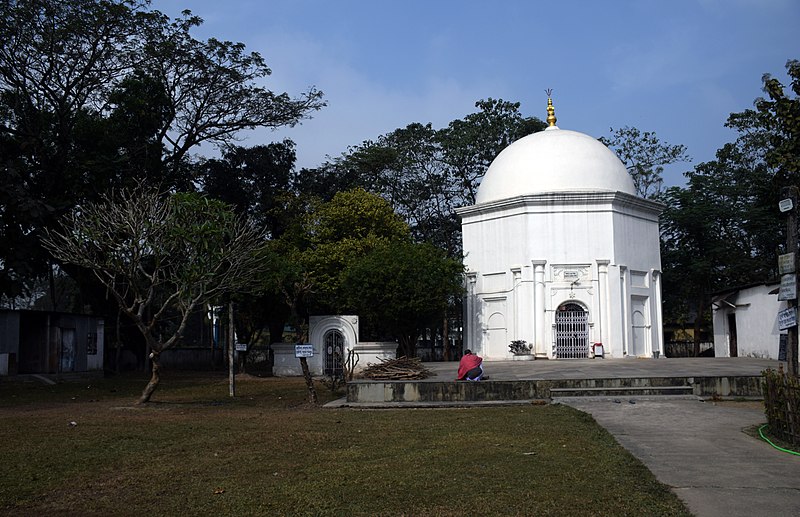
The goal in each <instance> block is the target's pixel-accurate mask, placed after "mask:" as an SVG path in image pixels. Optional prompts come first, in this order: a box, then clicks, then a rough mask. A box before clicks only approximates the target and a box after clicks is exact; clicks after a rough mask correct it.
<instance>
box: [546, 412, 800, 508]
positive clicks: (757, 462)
mask: <svg viewBox="0 0 800 517" xmlns="http://www.w3.org/2000/svg"><path fill="white" fill-rule="evenodd" d="M631 401H632V402H634V403H631ZM560 402H561V403H564V404H567V405H570V406H572V407H574V408H576V409H579V410H581V411H584V412H586V413H589V414H591V415H592V416H593V417H594V419H595V420H596V421H597V422H598V423H599V424H600V425H602V426H603V427H605V428H606V429H607V430H608V431H609V432H610V433H611V434H613V435H614V437H615V438H616V439H617V441H618V442H619V443H620V444H621V445H622V446H623V447H625V448H626V449H627V450H628V451H630V452H631V453H632V454H633V455H634V456H636V457H637V458H639V460H641V461H642V462H643V463H644V464H645V465H646V466H647V467H648V468H649V469H650V470H651V471H652V472H653V474H655V476H656V477H657V478H658V479H659V480H660V481H661V482H663V483H665V484H667V485H669V486H670V487H672V489H673V491H674V492H675V493H676V494H677V495H678V496H679V497H680V498H681V499H682V500H683V501H684V502H685V503H686V505H687V506H688V508H689V509H690V511H692V513H694V514H695V515H697V516H699V517H716V516H720V517H723V516H725V517H728V516H760V515H771V516H783V515H787V516H788V515H800V456H793V455H790V454H787V453H784V452H780V451H778V450H776V449H774V448H772V447H771V446H770V445H769V444H767V443H766V442H763V441H761V440H758V439H756V438H753V437H752V436H749V435H747V434H745V433H744V432H743V429H745V428H748V427H750V426H755V425H757V424H761V423H763V422H764V421H765V418H764V414H763V411H760V410H757V409H746V408H741V407H729V406H721V405H716V404H714V403H711V402H703V401H700V400H691V399H655V398H653V399H647V400H633V399H628V398H624V399H617V401H616V402H615V400H613V399H606V398H603V399H595V398H588V397H587V398H572V399H562V400H561V401H560Z"/></svg>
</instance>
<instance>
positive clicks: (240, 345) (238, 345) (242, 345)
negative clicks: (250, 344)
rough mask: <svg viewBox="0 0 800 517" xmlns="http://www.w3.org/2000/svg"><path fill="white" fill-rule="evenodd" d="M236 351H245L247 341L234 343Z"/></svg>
mask: <svg viewBox="0 0 800 517" xmlns="http://www.w3.org/2000/svg"><path fill="white" fill-rule="evenodd" d="M236 351H237V352H247V343H236Z"/></svg>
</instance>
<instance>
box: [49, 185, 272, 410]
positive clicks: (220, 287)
mask: <svg viewBox="0 0 800 517" xmlns="http://www.w3.org/2000/svg"><path fill="white" fill-rule="evenodd" d="M264 242H265V235H264V233H263V231H261V230H259V229H257V228H256V227H255V226H253V225H252V224H251V223H250V222H249V221H247V220H246V219H243V218H241V217H238V216H236V215H235V214H234V213H233V212H232V211H230V210H229V208H228V207H227V205H225V204H224V203H221V202H219V201H214V200H210V199H208V198H205V197H202V196H199V195H197V194H173V195H172V196H169V197H167V198H165V197H163V196H162V195H161V194H159V193H158V192H157V191H155V190H149V189H147V188H145V187H142V188H138V189H134V190H132V191H122V192H121V193H120V195H119V196H118V197H116V198H111V197H108V198H106V199H104V200H103V201H101V202H98V203H86V204H84V205H82V206H81V207H79V208H76V209H75V210H73V211H72V212H71V213H70V214H68V215H67V216H65V217H64V218H63V220H62V227H61V229H59V230H54V231H52V232H48V235H47V237H46V238H45V240H44V243H45V246H46V247H47V249H48V250H50V251H51V252H52V253H53V254H54V255H55V256H56V257H57V258H58V259H60V260H63V261H64V262H67V263H71V264H75V265H78V266H81V267H83V268H86V269H88V270H90V271H92V273H93V274H94V276H95V278H96V279H97V281H98V282H100V283H101V284H102V285H103V286H104V287H105V288H106V289H107V290H108V293H110V295H111V296H112V297H113V298H114V299H115V300H116V302H117V304H118V305H119V308H120V310H121V311H122V312H123V313H124V314H125V315H126V316H128V317H129V318H130V319H131V320H132V321H133V323H134V324H135V325H136V327H137V328H138V329H139V332H141V334H142V336H143V337H144V339H145V341H146V343H147V346H148V348H149V350H150V351H151V354H150V357H151V359H152V365H153V368H152V376H151V379H150V382H149V383H148V384H147V386H146V388H145V389H144V391H143V392H142V396H141V398H140V399H139V402H140V403H145V402H147V401H149V400H150V397H151V396H152V394H153V392H154V391H155V389H156V387H157V386H158V384H159V381H160V366H161V362H160V354H161V353H162V352H163V351H164V350H166V349H168V348H170V347H172V346H174V345H175V344H177V343H178V341H179V340H180V338H181V336H182V335H183V332H184V330H185V328H186V324H187V322H188V319H189V316H190V314H191V313H192V312H193V310H195V309H196V308H198V307H202V306H203V305H204V304H206V303H208V302H211V301H219V300H220V298H221V297H223V296H225V295H228V294H230V293H232V292H236V291H237V290H239V289H243V288H245V287H249V286H250V285H252V283H253V282H254V281H255V279H256V278H257V276H258V275H259V274H260V272H261V271H262V269H263V266H264V263H263V260H262V257H261V254H260V250H261V249H262V247H263V246H264ZM176 314H177V316H176V317H173V316H175V315H176Z"/></svg>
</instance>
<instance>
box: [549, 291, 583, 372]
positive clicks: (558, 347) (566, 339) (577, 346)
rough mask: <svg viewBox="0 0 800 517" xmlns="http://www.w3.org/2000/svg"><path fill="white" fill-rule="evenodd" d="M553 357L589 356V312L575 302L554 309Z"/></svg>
mask: <svg viewBox="0 0 800 517" xmlns="http://www.w3.org/2000/svg"><path fill="white" fill-rule="evenodd" d="M554 346H555V349H554V350H553V357H555V358H557V359H586V358H588V357H589V313H588V312H586V311H585V310H583V307H581V306H580V305H578V304H576V303H567V304H564V305H562V306H561V307H559V308H558V310H557V311H556V339H555V345H554Z"/></svg>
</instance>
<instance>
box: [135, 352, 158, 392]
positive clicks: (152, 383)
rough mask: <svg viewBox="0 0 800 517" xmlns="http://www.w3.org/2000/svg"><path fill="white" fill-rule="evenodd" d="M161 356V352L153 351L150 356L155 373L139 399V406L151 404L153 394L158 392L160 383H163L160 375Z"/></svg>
mask: <svg viewBox="0 0 800 517" xmlns="http://www.w3.org/2000/svg"><path fill="white" fill-rule="evenodd" d="M159 355H160V352H156V351H153V352H152V353H151V354H150V356H151V357H150V359H152V364H153V372H152V374H151V375H150V382H148V383H147V386H145V388H144V391H143V392H142V396H141V397H139V401H138V402H137V404H146V403H148V402H150V397H152V396H153V392H154V391H156V388H157V387H158V383H159V382H160V381H161V376H160V375H159V370H161V360H160V359H159Z"/></svg>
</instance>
